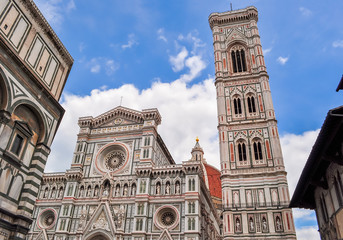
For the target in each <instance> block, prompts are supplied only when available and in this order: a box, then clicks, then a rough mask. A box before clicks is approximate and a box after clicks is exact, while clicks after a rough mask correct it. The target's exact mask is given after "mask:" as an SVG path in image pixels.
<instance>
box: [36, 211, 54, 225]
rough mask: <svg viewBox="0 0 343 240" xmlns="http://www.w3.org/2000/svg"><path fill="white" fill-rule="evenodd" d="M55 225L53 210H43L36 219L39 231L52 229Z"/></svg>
mask: <svg viewBox="0 0 343 240" xmlns="http://www.w3.org/2000/svg"><path fill="white" fill-rule="evenodd" d="M55 223H56V212H55V210H54V209H45V210H44V211H43V212H41V213H40V215H39V217H38V226H39V228H41V229H43V228H44V229H49V228H52V227H53V226H54V225H55Z"/></svg>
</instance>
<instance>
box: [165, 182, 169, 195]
mask: <svg viewBox="0 0 343 240" xmlns="http://www.w3.org/2000/svg"><path fill="white" fill-rule="evenodd" d="M166 194H170V183H169V182H167V184H166Z"/></svg>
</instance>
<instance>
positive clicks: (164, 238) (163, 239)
mask: <svg viewBox="0 0 343 240" xmlns="http://www.w3.org/2000/svg"><path fill="white" fill-rule="evenodd" d="M159 240H173V238H172V237H171V235H170V233H169V232H168V230H167V229H164V231H163V232H162V234H161V235H160V238H159Z"/></svg>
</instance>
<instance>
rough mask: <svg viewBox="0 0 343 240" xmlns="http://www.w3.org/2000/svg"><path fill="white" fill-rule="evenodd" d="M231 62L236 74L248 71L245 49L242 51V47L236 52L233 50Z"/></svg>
mask: <svg viewBox="0 0 343 240" xmlns="http://www.w3.org/2000/svg"><path fill="white" fill-rule="evenodd" d="M231 60H232V68H233V72H234V73H237V72H246V71H247V66H246V60H245V51H244V49H242V48H241V47H240V48H239V49H236V50H235V49H232V50H231Z"/></svg>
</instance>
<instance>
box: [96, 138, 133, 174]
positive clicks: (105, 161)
mask: <svg viewBox="0 0 343 240" xmlns="http://www.w3.org/2000/svg"><path fill="white" fill-rule="evenodd" d="M129 152H130V150H129V149H128V148H127V146H126V145H125V144H122V143H109V144H107V145H105V146H103V147H102V148H101V149H100V150H99V152H98V154H97V156H96V160H95V167H96V169H97V170H98V171H99V172H100V173H106V172H112V173H117V172H120V171H123V169H125V167H126V166H127V164H128V162H129V161H128V160H129V159H130V156H129Z"/></svg>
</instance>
